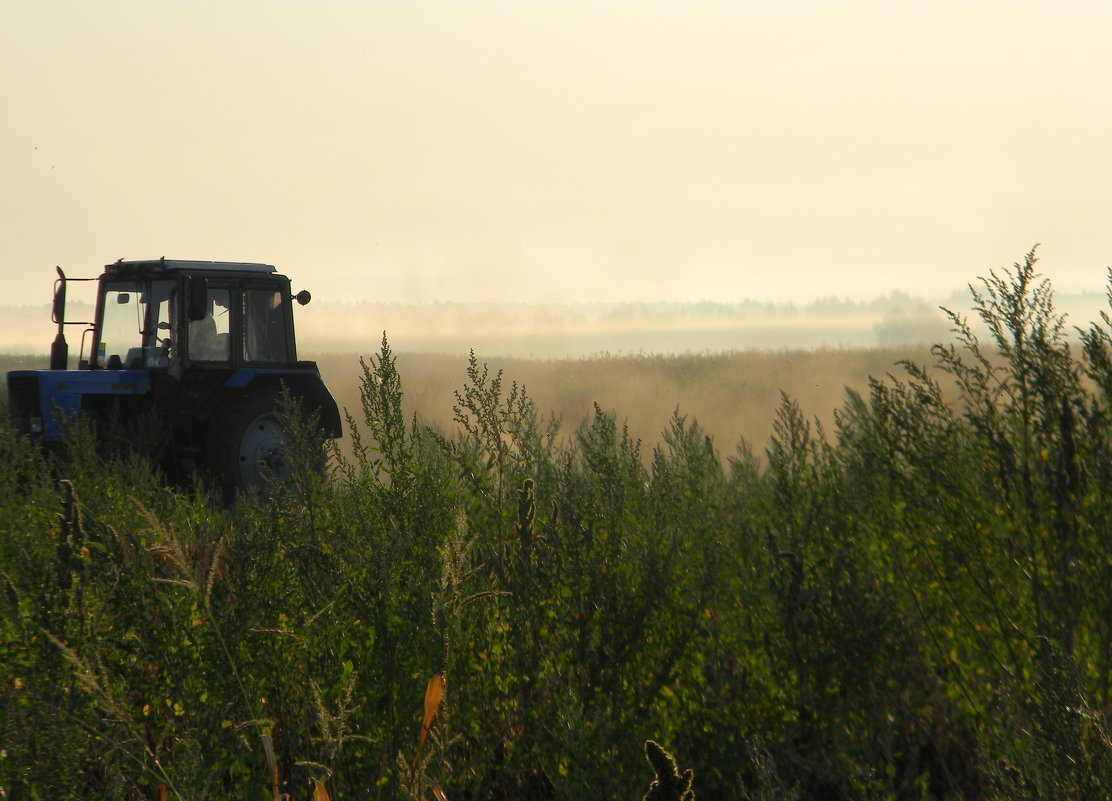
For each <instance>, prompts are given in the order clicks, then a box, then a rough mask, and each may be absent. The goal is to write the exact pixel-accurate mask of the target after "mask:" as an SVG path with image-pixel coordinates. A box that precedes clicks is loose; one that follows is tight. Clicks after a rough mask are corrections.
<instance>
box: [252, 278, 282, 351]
mask: <svg viewBox="0 0 1112 801" xmlns="http://www.w3.org/2000/svg"><path fill="white" fill-rule="evenodd" d="M285 304H286V299H285V296H284V294H283V293H282V292H280V291H278V290H277V289H247V290H244V292H243V327H244V333H245V336H244V341H243V360H244V361H248V362H283V361H286V359H287V355H286V306H285Z"/></svg>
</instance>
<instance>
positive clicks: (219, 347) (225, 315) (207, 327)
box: [189, 289, 232, 362]
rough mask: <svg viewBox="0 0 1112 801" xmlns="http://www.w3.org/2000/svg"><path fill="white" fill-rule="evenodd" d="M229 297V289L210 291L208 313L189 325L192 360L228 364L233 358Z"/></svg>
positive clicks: (190, 355) (190, 356)
mask: <svg viewBox="0 0 1112 801" xmlns="http://www.w3.org/2000/svg"><path fill="white" fill-rule="evenodd" d="M229 296H230V293H229V291H228V290H227V289H209V293H208V311H207V313H206V314H205V316H204V318H203V319H201V320H193V321H192V322H190V323H189V358H190V360H192V361H195V362H226V361H228V360H229V359H230V358H231V357H232V344H231V339H232V335H231V320H230V318H231V314H230V311H231V307H232V304H231V300H230V297H229Z"/></svg>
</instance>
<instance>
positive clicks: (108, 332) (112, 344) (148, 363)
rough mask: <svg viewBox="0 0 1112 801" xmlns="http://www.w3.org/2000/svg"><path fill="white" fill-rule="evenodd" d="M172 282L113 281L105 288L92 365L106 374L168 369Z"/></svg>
mask: <svg viewBox="0 0 1112 801" xmlns="http://www.w3.org/2000/svg"><path fill="white" fill-rule="evenodd" d="M174 287H175V282H174V281H165V280H161V281H150V280H132V281H113V282H111V283H108V284H105V285H104V289H103V292H104V296H103V298H102V300H101V308H102V309H103V311H102V316H101V319H100V326H99V327H98V330H97V344H96V356H95V361H94V363H95V365H96V366H98V367H105V368H107V369H109V370H118V369H120V368H126V369H135V368H139V367H151V368H159V367H168V366H169V364H170V357H171V355H172V352H171V351H172V349H173V341H172V339H171V332H172V331H173V327H172V319H171V314H172V309H173V302H172V301H173V297H174Z"/></svg>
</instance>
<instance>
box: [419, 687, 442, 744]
mask: <svg viewBox="0 0 1112 801" xmlns="http://www.w3.org/2000/svg"><path fill="white" fill-rule="evenodd" d="M443 697H444V674H443V673H437V674H436V675H435V676H433V677H432V678H431V679H429V685H428V687H426V688H425V720H424V721H423V722H422V723H421V739H420V740H419V741H418V743H417V749H418V750H420V749H421V746H422V745H424V743H425V735H427V734H428V733H429V728H430V727H431V726H432V721H433V718H435V717H436V710H438V709H440V700H441V699H442V698H443Z"/></svg>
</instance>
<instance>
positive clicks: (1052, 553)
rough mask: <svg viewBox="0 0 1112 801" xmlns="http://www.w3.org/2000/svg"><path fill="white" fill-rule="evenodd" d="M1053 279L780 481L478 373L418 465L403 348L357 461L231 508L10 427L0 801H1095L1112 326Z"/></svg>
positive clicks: (789, 439) (313, 466)
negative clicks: (570, 420)
mask: <svg viewBox="0 0 1112 801" xmlns="http://www.w3.org/2000/svg"><path fill="white" fill-rule="evenodd" d="M1035 265H1036V260H1035V254H1034V253H1033V252H1032V253H1030V254H1028V255H1027V257H1026V258H1025V259H1024V260H1023V261H1022V262H1021V263H1019V264H1016V265H1014V266H1013V268H1011V269H1009V270H1006V271H1002V272H1000V273H994V274H990V275H989V276H988V277H987V278H986V279H984V280H983V281H981V282H980V283H979V284H977V285H976V286H975V287H974V290H975V293H974V296H973V297H974V307H973V309H972V314H973V315H975V316H976V317H975V319H979V320H980V321H981V322H982V323H984V324H985V326H986V327H985V329H984V330H987V332H988V334H987V337H986V338H985V339H983V340H982V339H978V335H977V334H975V333H974V330H975V329H974V328H973V326H972V325H970V324H969V322H967V320H966V318H965V317H964V316H962V315H961V314H957V313H955V314H953V315H951V322H952V324H953V326H954V329H955V333H956V339H955V341H954V343H953V344H952V345H951V344H946V345H940V346H938V347H936V348H935V349H934V351H933V354H932V355H931V356H930V359H929V363H926V364H924V363H912V362H905V363H904V364H903V365H902V366H897V367H893V368H892V370H891V372H892V373H893V375H890V376H887V377H885V378H877V379H872V380H868V381H863V382H862V384H861V385H860V386H859V387H858V388H857V389H855V390H854V391H851V392H850V393H849V394H848V395H846V396H845V398H844V401H843V404H842V406H841V407H840V408H839V409H838V410H837V413H836V414H834V415H831V416H830V418H829V419H828V420H826V421H818V420H816V419H815V417H814V416H813V415H811V414H809V412H808V410H807V408H806V404H804V403H802V402H800V401H799V400H798V399H795V398H793V397H791V396H788V395H785V396H783V397H782V398H781V400H780V402H779V406H778V408H777V410H776V411H775V413H774V414H773V415H772V416H771V418H770V424H769V429H770V432H771V434H770V437H769V440H768V446H767V448H766V449H764V451H763V453H757V452H755V451H754V449H753V448H752V447H751V446H750V445H748V444H747V443H745V442H741V443H739V445H738V446H737V447H736V448H734V449H732V450H731V451H730V452H726V453H723V452H721V451H720V449H719V445H718V443H717V441H716V439H715V438H714V437H713V436H711V435H710V434H709V433H708V432H707V430H706V429H704V428H703V427H702V425H701V424H700V423H699V422H698V421H696V420H695V419H694V418H693V417H690V416H687V415H686V414H684V413H683V411H682V410H678V411H675V412H674V413H673V414H672V416H671V418H670V419H669V420H668V421H667V423H666V425H665V426H664V427H663V430H662V431H661V432H660V435H659V437H658V439H656V440H655V441H654V442H652V443H650V444H647V445H646V444H645V443H644V442H643V441H642V440H641V439H640V438H639V437H638V436H637V435H636V434H635V433H633V432H632V431H631V430H630V427H629V425H628V424H627V422H626V421H625V418H623V417H622V416H621V410H620V409H612V408H607V407H606V406H605V405H596V406H595V407H594V408H593V409H591V412H590V414H589V415H588V416H587V417H586V418H585V419H584V420H583V421H582V422H581V423H580V424H579V425H578V426H575V427H573V428H571V429H570V430H565V429H564V427H563V426H562V425H561V424H560V422H559V421H558V420H557V419H555V418H553V417H551V416H548V415H546V414H544V413H543V412H542V411H541V410H542V409H544V407H543V406H542V405H540V404H538V403H537V402H536V401H535V400H534V398H533V397H532V395H531V394H530V393H529V392H528V391H527V390H526V388H525V387H524V386H522V385H521V384H520V383H515V382H513V381H511V380H509V379H508V378H504V376H503V374H502V373H501V372H499V371H498V370H493V369H491V368H490V367H489V366H487V365H484V364H483V363H481V362H480V361H479V360H478V359H477V358H475V357H472V358H471V359H470V360H469V361H468V362H467V363H466V364H464V365H461V370H460V379H461V386H460V388H459V389H457V390H456V392H455V393H454V395H453V396H452V398H450V399H449V401H448V403H449V405H450V406H451V414H452V417H453V418H454V423H453V424H451V425H450V426H449V425H442V426H437V427H436V428H434V429H430V428H428V427H426V426H425V425H423V423H422V420H421V419H420V417H419V416H415V415H413V414H412V413H411V411H410V410H408V409H407V407H406V403H405V400H404V398H405V395H404V392H405V386H406V385H405V383H404V381H403V378H402V372H401V371H400V370H399V368H398V363H397V360H396V359H395V357H394V354H393V353H392V352H391V350H390V347H389V343H387V342H386V341H385V340H384V341H383V342H382V346H381V348H380V350H379V352H378V354H377V355H375V356H373V357H371V358H369V359H367V360H365V361H364V363H363V364H362V365H361V374H360V382H359V388H360V389H359V401H358V404H353V405H351V406H349V407H348V408H349V411H350V415H349V419H348V425H349V428H350V431H351V435H352V436H351V442H352V444H351V450H350V453H348V454H344V453H339V452H336V453H333V454H332V459H331V461H330V462H329V464H328V466H327V467H326V468H324V469H323V470H322V468H321V465H320V463H319V457H318V455H317V454H319V443H316V442H315V440H314V438H313V436H314V435H313V430H312V429H311V427H305V426H299V425H298V424H297V423H298V421H299V420H300V418H299V416H298V415H297V414H296V413H291V415H290V417H289V422H290V425H291V427H292V428H293V429H294V431H293V440H294V441H293V442H292V443H291V446H290V452H291V455H292V458H293V460H294V461H295V462H296V463H297V466H296V467H295V471H294V475H295V481H294V485H293V486H292V487H276V488H274V490H273V491H272V492H271V493H270V495H269V497H268V498H267V499H266V500H263V499H262V498H259V497H246V498H243V499H241V501H240V502H239V503H238V504H237V505H236V506H235V507H234V508H232V509H225V508H224V507H223V506H222V505H221V504H220V503H219V502H218V498H217V497H216V495H215V494H214V493H212V492H209V491H208V490H207V489H206V487H205V486H204V484H203V483H202V482H198V483H197V485H196V486H194V487H193V488H191V489H190V490H188V491H185V490H181V489H169V488H167V487H166V486H164V482H163V481H162V480H161V479H160V477H159V476H158V475H157V473H156V472H155V471H154V470H153V468H151V467H150V466H149V464H148V463H147V462H146V461H144V460H143V459H142V458H140V457H137V456H135V455H131V454H128V453H113V454H107V455H106V454H103V453H101V452H99V451H98V449H97V448H96V446H95V434H94V432H92V431H90V430H89V429H88V427H87V426H84V425H81V424H77V425H74V426H73V427H72V428H71V430H70V432H69V447H68V454H69V456H68V459H67V460H66V461H64V462H60V461H56V462H52V461H50V460H49V459H48V458H47V457H46V456H44V455H43V454H42V453H40V452H39V451H38V450H37V449H36V448H35V447H34V446H33V445H32V443H30V442H29V441H27V440H26V439H24V438H21V437H17V436H15V435H14V434H13V433H11V432H10V431H6V430H5V431H4V432H3V433H0V474H2V475H3V480H2V481H0V610H2V612H0V650H2V652H3V654H4V658H3V659H2V660H0V794H2V795H4V796H6V797H9V798H36V797H37V798H52V799H55V798H57V799H65V798H90V797H97V798H121V799H122V798H157V797H159V794H160V793H166V795H167V797H178V798H185V799H207V798H213V799H216V798H219V799H226V798H232V797H235V798H252V797H254V798H274V797H275V796H277V795H281V794H289V796H290V797H291V798H305V799H308V798H315V799H320V798H325V797H327V798H335V799H343V798H376V799H379V798H381V799H395V798H432V797H436V798H440V797H446V798H450V799H452V800H453V801H458V799H548V798H557V799H562V798H567V799H571V798H576V799H578V798H585V797H586V798H637V797H641V796H642V794H644V792H645V788H646V787H647V786H649V785H650V782H652V781H653V777H652V772H655V773H656V779H655V782H654V783H653V784H652V785H651V789H650V790H649V793H650V795H649V796H646V797H654V798H655V797H679V798H684V797H689V793H690V791H692V790H693V791H694V793H695V794H697V795H698V796H699V797H701V798H739V799H744V798H752V799H774V798H781V799H782V798H797V799H912V798H914V799H924V798H931V799H954V798H963V799H1017V798H1018V799H1023V798H1032V799H1034V798H1048V797H1054V798H1102V797H1108V796H1109V794H1110V791H1109V790H1108V789H1107V788H1109V787H1112V742H1110V741H1109V739H1108V734H1107V731H1108V719H1107V718H1108V709H1109V705H1110V703H1112V697H1110V692H1112V687H1110V684H1109V678H1108V677H1109V674H1110V669H1112V665H1110V664H1109V663H1110V660H1112V608H1110V603H1112V601H1110V600H1109V595H1108V593H1107V591H1106V589H1107V587H1108V586H1109V585H1110V583H1112V557H1110V556H1109V552H1108V549H1107V547H1106V543H1107V542H1108V534H1109V532H1108V530H1107V529H1108V525H1109V524H1108V522H1107V521H1108V520H1110V519H1112V517H1110V515H1109V512H1110V511H1112V510H1110V509H1109V508H1107V506H1108V504H1109V501H1108V500H1106V497H1105V495H1106V494H1105V493H1104V492H1103V491H1102V489H1103V487H1104V486H1105V485H1106V483H1107V481H1108V479H1109V478H1110V477H1112V458H1110V456H1109V454H1110V453H1112V449H1110V448H1109V444H1110V443H1109V439H1110V433H1112V428H1110V426H1112V415H1110V412H1109V400H1108V390H1109V389H1110V388H1112V358H1110V357H1109V354H1110V353H1112V350H1110V348H1112V323H1110V321H1109V320H1107V319H1106V320H1104V321H1102V322H1101V323H1098V324H1096V325H1093V326H1091V327H1090V328H1089V329H1087V330H1086V331H1085V332H1084V336H1083V337H1082V338H1081V345H1080V346H1077V345H1075V344H1071V340H1072V339H1073V338H1072V337H1070V336H1069V335H1068V329H1067V326H1066V321H1065V320H1064V319H1062V318H1061V316H1060V315H1058V314H1057V313H1056V311H1055V308H1054V304H1053V294H1052V292H1051V289H1050V287H1049V285H1048V284H1046V283H1045V282H1042V281H1040V280H1039V277H1038V275H1037V272H1036V269H1035ZM422 699H424V703H422ZM649 740H651V741H653V745H651V746H648V754H649V758H650V760H651V766H652V768H653V771H652V772H650V771H649V770H648V768H647V766H646V763H645V756H646V751H645V746H644V745H643V744H644V743H645V742H646V741H649ZM658 744H659V745H658ZM673 754H674V755H675V758H674V759H673V758H672V756H671V755H673ZM677 763H678V764H679V765H682V766H683V768H684V770H683V771H681V770H679V769H678V768H677V767H676V765H677ZM687 770H691V773H687ZM692 776H693V777H694V778H693V779H692V778H691V777H692Z"/></svg>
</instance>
